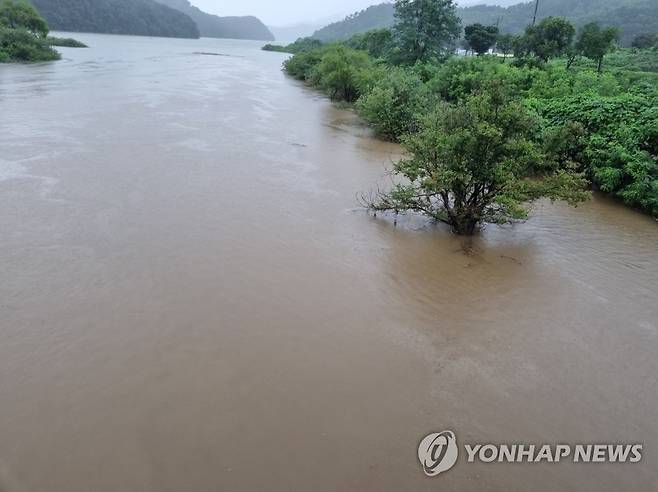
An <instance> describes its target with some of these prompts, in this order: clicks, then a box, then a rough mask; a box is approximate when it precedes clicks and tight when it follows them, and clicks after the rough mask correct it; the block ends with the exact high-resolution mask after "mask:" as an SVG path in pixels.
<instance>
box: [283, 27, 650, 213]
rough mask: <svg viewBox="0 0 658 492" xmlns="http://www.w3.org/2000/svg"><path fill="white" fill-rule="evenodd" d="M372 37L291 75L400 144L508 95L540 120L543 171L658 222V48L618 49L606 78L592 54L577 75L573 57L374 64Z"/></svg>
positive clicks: (312, 56) (303, 57)
mask: <svg viewBox="0 0 658 492" xmlns="http://www.w3.org/2000/svg"><path fill="white" fill-rule="evenodd" d="M363 39H364V38H361V39H360V41H359V40H356V39H355V40H352V41H351V42H350V44H351V45H352V46H358V47H361V48H364V49H363V50H362V51H358V50H354V49H351V48H349V47H347V46H345V45H341V44H334V45H325V46H322V47H321V48H318V49H315V50H311V51H307V52H303V53H299V54H297V55H295V56H294V57H292V58H291V59H290V60H289V61H287V62H286V64H285V68H286V71H287V72H288V73H289V74H290V75H292V76H295V77H297V78H300V79H303V80H306V81H308V82H309V83H311V84H312V85H314V86H316V87H319V88H322V89H324V90H326V91H327V93H328V94H329V95H331V96H332V97H333V98H334V99H340V100H347V101H350V102H351V101H357V102H356V109H357V111H358V112H359V114H360V115H361V116H362V117H363V119H364V120H366V121H367V122H368V123H369V124H370V125H371V126H372V127H373V129H374V130H375V131H376V133H377V134H378V135H379V136H381V137H383V138H385V139H389V140H394V141H397V140H403V141H406V140H407V138H408V136H409V135H414V134H416V133H417V132H418V131H420V128H421V127H422V126H423V125H422V122H423V121H425V119H424V118H425V117H426V115H427V114H432V113H434V114H436V108H437V107H438V108H441V107H445V106H444V104H445V103H450V104H462V103H465V102H466V101H470V100H472V98H473V97H479V96H480V95H483V94H484V95H487V94H489V95H490V94H492V93H494V92H498V93H500V94H504V97H505V98H507V99H509V100H511V101H515V102H516V103H519V104H520V105H521V106H523V107H524V108H525V110H526V111H528V112H529V114H533V115H536V117H537V121H538V122H539V125H538V126H537V130H536V131H535V132H534V134H532V135H530V134H528V138H529V139H530V140H531V141H532V142H533V145H537V146H539V147H540V148H541V156H542V157H541V159H537V161H536V162H535V167H534V170H535V171H537V172H546V171H550V170H555V169H559V170H561V171H563V172H565V173H574V172H575V173H583V174H584V175H585V176H587V178H588V179H590V180H591V181H592V182H593V183H594V186H595V187H597V188H598V189H600V190H602V191H604V192H607V193H610V194H612V195H614V196H616V197H618V198H620V199H621V200H623V201H624V202H625V203H627V204H628V205H630V206H633V207H636V208H639V209H642V210H644V211H646V212H648V213H650V214H653V215H654V216H657V217H658V157H657V156H658V74H656V73H653V72H651V70H652V69H653V63H654V62H655V59H656V50H638V49H632V50H631V49H624V50H617V51H615V52H614V53H611V54H608V55H606V58H605V63H604V67H605V70H604V71H603V73H600V74H599V73H597V65H598V61H597V60H587V59H585V58H581V59H579V60H577V61H575V62H574V63H572V64H571V68H570V69H567V63H566V62H567V59H566V58H557V59H553V60H549V61H548V62H542V63H540V64H539V65H538V66H533V64H527V63H516V64H511V63H505V61H504V60H501V59H500V58H499V57H495V56H483V57H453V58H451V59H449V60H448V61H446V62H444V63H437V62H434V61H430V62H426V63H417V64H415V65H413V66H408V67H395V66H389V65H387V64H386V62H385V61H384V60H382V58H381V57H380V58H379V59H378V60H374V59H371V58H369V57H368V54H367V52H366V50H367V46H366V44H359V42H363ZM531 59H532V58H531ZM534 59H535V60H536V59H537V58H536V57H534ZM439 112H440V110H439Z"/></svg>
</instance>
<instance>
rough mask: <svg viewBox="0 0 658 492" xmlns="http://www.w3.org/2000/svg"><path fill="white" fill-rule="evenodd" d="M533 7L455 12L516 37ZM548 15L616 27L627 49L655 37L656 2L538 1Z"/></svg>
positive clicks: (366, 20) (374, 13) (333, 28)
mask: <svg viewBox="0 0 658 492" xmlns="http://www.w3.org/2000/svg"><path fill="white" fill-rule="evenodd" d="M492 1H493V0H492ZM534 5H535V2H534V1H532V2H525V3H519V4H517V5H512V6H510V7H507V8H504V7H498V6H491V5H475V6H472V7H463V8H458V9H457V14H458V15H459V17H460V18H461V19H462V25H464V26H466V25H469V24H474V23H476V22H479V23H481V24H496V23H499V26H500V29H501V31H502V32H512V33H520V32H522V31H523V30H524V29H525V27H526V26H527V25H528V24H530V23H531V22H532V16H533V13H534ZM394 13H395V8H394V6H393V4H392V3H383V4H380V5H375V6H373V7H369V8H367V9H366V10H362V11H361V12H357V13H355V14H353V15H350V16H348V17H347V18H346V19H345V20H343V21H340V22H335V23H333V24H330V25H328V26H326V27H324V28H322V29H320V30H318V31H316V32H315V34H314V35H313V37H315V38H316V39H320V40H322V41H335V40H344V39H347V38H349V37H351V36H352V35H354V34H356V33H359V32H365V31H368V30H370V29H376V28H381V27H391V26H392V25H393V23H394ZM551 15H554V16H560V17H566V18H568V19H570V20H571V21H572V22H573V23H575V24H576V25H577V26H582V25H584V24H586V23H588V22H599V23H601V24H602V25H607V26H614V27H617V28H619V29H620V31H621V34H622V38H621V41H622V44H623V45H630V42H631V40H632V39H633V38H634V37H635V36H636V35H637V34H641V33H658V7H657V6H656V0H542V2H541V3H540V9H539V15H538V18H539V19H541V18H543V17H548V16H551Z"/></svg>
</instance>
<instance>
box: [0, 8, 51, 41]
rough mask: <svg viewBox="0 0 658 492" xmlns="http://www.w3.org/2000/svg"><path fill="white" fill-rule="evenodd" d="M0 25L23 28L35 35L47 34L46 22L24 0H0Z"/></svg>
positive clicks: (8, 27)
mask: <svg viewBox="0 0 658 492" xmlns="http://www.w3.org/2000/svg"><path fill="white" fill-rule="evenodd" d="M0 26H3V27H6V28H7V29H25V30H26V31H29V32H30V33H32V34H34V35H35V36H37V37H40V38H45V37H46V36H48V24H47V23H46V21H45V20H44V19H43V17H41V16H40V15H39V13H38V12H37V11H36V9H35V8H34V7H33V6H32V5H30V4H29V3H27V2H26V1H24V0H0Z"/></svg>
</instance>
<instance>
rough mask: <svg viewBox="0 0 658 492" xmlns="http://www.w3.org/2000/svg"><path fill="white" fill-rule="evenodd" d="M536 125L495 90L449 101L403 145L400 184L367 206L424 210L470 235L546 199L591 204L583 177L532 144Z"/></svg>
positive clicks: (372, 198) (368, 201)
mask: <svg viewBox="0 0 658 492" xmlns="http://www.w3.org/2000/svg"><path fill="white" fill-rule="evenodd" d="M537 124H538V123H537V121H536V120H535V119H534V118H533V117H532V116H530V115H529V114H528V113H527V112H526V111H525V110H524V109H523V107H522V106H521V105H520V104H518V103H510V102H507V101H506V98H505V97H504V96H503V95H502V92H501V91H500V90H499V89H498V88H495V87H494V88H493V89H492V90H490V91H488V92H487V93H484V94H479V95H476V96H471V97H470V98H468V99H467V100H466V101H465V102H462V103H459V104H454V105H450V104H445V105H443V106H442V107H439V108H438V110H437V111H436V112H434V113H433V114H431V115H430V116H429V117H427V118H426V120H425V121H424V125H423V127H422V128H421V130H420V131H419V132H418V133H416V134H413V135H410V136H408V137H407V138H406V139H405V140H404V145H405V148H406V150H407V151H408V157H406V158H403V159H402V160H401V161H399V162H398V163H397V164H396V165H395V168H394V172H395V174H396V175H398V176H399V177H400V178H402V182H401V183H400V184H397V185H395V186H394V187H393V189H392V190H390V191H386V192H378V193H376V194H375V195H374V196H369V197H364V198H363V202H364V204H365V205H367V206H368V207H369V208H370V209H371V210H373V211H392V212H395V213H399V212H404V211H414V212H420V213H422V214H425V215H427V216H428V217H430V218H432V219H435V220H437V221H440V222H444V223H446V224H448V225H450V226H451V227H452V229H453V231H454V232H456V233H457V234H461V235H473V234H474V233H475V232H476V231H477V228H478V225H480V224H482V223H485V222H490V223H498V224H502V223H508V222H513V221H516V220H523V219H525V218H527V213H528V210H527V208H526V206H525V205H526V204H527V203H529V202H532V201H534V200H537V199H539V198H541V197H548V198H551V199H563V200H566V201H568V202H569V203H572V204H576V203H578V202H581V201H583V200H585V199H587V197H588V192H587V191H585V189H586V185H587V181H586V179H585V177H584V176H583V175H582V174H580V173H578V172H576V171H575V170H573V169H571V168H570V167H569V166H559V165H558V164H557V163H555V162H553V159H552V158H551V157H550V156H548V155H546V154H545V153H544V151H543V150H542V148H541V146H540V145H539V144H537V143H536V142H535V141H533V137H535V136H536V134H537V131H538V130H537Z"/></svg>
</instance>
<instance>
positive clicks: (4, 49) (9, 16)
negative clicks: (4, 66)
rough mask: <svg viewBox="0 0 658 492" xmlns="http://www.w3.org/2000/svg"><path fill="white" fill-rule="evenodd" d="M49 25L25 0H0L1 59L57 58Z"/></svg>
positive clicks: (41, 59)
mask: <svg viewBox="0 0 658 492" xmlns="http://www.w3.org/2000/svg"><path fill="white" fill-rule="evenodd" d="M47 36H48V24H47V23H46V21H45V20H43V18H42V17H41V16H40V15H39V13H38V12H37V11H36V9H35V8H34V7H33V6H32V5H30V4H29V3H27V2H26V1H25V0H0V62H29V61H50V60H57V59H58V58H59V54H58V53H57V52H56V51H55V50H53V49H52V48H51V47H50V46H49V45H48V42H47V40H46V38H47Z"/></svg>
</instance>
